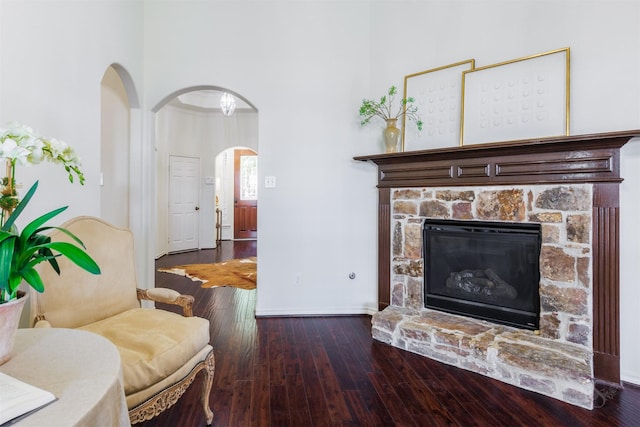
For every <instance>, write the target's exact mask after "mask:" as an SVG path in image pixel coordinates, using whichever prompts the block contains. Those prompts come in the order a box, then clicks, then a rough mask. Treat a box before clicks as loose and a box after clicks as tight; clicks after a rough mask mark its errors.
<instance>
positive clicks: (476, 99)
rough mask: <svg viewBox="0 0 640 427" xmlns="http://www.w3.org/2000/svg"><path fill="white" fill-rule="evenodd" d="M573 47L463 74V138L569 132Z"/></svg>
mask: <svg viewBox="0 0 640 427" xmlns="http://www.w3.org/2000/svg"><path fill="white" fill-rule="evenodd" d="M569 70H570V67H569V48H563V49H557V50H554V51H550V52H545V53H541V54H538V55H532V56H527V57H524V58H518V59H514V60H512V61H506V62H501V63H499V64H494V65H488V66H485V67H478V68H476V69H473V70H469V71H465V72H463V74H462V85H463V87H462V91H463V96H462V117H461V129H460V144H461V145H471V144H485V143H491V142H501V141H517V140H525V139H534V138H545V137H553V136H563V135H569Z"/></svg>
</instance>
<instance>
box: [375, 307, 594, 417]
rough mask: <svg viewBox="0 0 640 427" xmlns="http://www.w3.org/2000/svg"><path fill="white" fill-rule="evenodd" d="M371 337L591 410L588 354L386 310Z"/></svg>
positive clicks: (504, 330)
mask: <svg viewBox="0 0 640 427" xmlns="http://www.w3.org/2000/svg"><path fill="white" fill-rule="evenodd" d="M372 333H373V338H375V339H377V340H379V341H382V342H385V343H387V344H390V345H393V346H395V347H398V348H402V349H405V350H408V351H411V352H413V353H418V354H421V355H423V356H426V357H429V358H431V359H435V360H438V361H440V362H443V363H446V364H449V365H453V366H458V367H460V368H463V369H467V370H469V371H473V372H477V373H479V374H483V375H486V376H488V377H491V378H495V379H498V380H501V381H503V382H506V383H509V384H513V385H515V386H518V387H521V388H524V389H527V390H532V391H536V392H539V393H542V394H545V395H548V396H552V397H555V398H558V399H560V400H563V401H565V402H569V403H572V404H574V405H578V406H582V407H584V408H588V409H591V408H592V405H593V403H592V396H593V382H592V364H591V361H592V353H591V351H589V350H588V349H586V348H584V347H581V346H576V345H572V344H568V343H562V342H557V341H554V340H550V339H547V338H543V337H540V336H537V335H535V334H533V333H531V332H530V331H524V330H522V329H515V328H509V327H507V326H501V325H496V324H492V323H489V322H484V321H480V320H475V319H470V318H466V317H461V316H456V315H453V314H447V313H442V312H439V311H434V310H427V309H424V310H413V309H406V308H401V307H395V306H389V307H387V308H386V309H384V310H383V311H381V312H379V313H377V314H375V315H374V317H373V332H372Z"/></svg>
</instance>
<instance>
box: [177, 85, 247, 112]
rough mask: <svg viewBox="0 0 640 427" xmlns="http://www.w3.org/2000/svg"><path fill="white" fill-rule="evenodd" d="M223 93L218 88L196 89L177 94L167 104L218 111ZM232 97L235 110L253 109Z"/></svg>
mask: <svg viewBox="0 0 640 427" xmlns="http://www.w3.org/2000/svg"><path fill="white" fill-rule="evenodd" d="M223 93H224V92H223V91H219V90H196V91H193V92H187V93H183V94H182V95H178V96H177V97H175V98H174V99H173V100H172V101H171V102H169V104H170V105H173V106H176V107H182V108H189V109H196V110H200V111H202V110H204V111H220V97H221V96H222V94H223ZM232 95H233V94H232ZM233 97H234V98H235V101H236V111H242V110H245V111H252V110H253V108H252V107H251V106H250V105H249V104H247V103H246V102H244V101H243V100H242V99H240V98H238V97H237V96H233Z"/></svg>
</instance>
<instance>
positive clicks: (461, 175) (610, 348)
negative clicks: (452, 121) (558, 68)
mask: <svg viewBox="0 0 640 427" xmlns="http://www.w3.org/2000/svg"><path fill="white" fill-rule="evenodd" d="M634 137H640V130H632V131H623V132H609V133H601V134H589V135H573V136H566V137H557V138H546V139H535V140H523V141H511V142H501V143H495V144H483V145H472V146H463V147H454V148H441V149H435V150H422V151H412V152H402V153H391V154H375V155H369V156H357V157H354V159H355V160H359V161H370V162H372V163H375V164H376V165H377V167H378V185H377V187H378V308H379V309H380V310H383V309H384V308H385V307H387V306H388V305H389V303H390V278H391V262H390V250H391V209H390V206H391V197H390V195H391V189H396V188H411V187H421V188H430V187H451V186H489V185H510V184H577V183H590V184H592V185H593V216H592V217H593V223H592V230H593V243H592V254H593V322H594V324H593V352H594V371H595V372H594V375H595V378H596V379H598V380H601V381H606V382H609V383H616V384H618V383H620V327H619V311H620V309H619V281H620V271H619V259H620V256H619V250H620V248H619V247H620V243H619V239H620V230H619V222H620V220H619V184H620V182H622V177H621V176H620V149H621V148H622V146H624V145H625V144H626V143H627V142H628V141H629V140H630V139H632V138H634Z"/></svg>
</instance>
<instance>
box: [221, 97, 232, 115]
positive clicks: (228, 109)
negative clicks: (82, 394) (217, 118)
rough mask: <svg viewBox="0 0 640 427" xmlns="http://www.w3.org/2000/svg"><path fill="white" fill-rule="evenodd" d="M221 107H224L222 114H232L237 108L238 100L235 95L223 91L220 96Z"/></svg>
mask: <svg viewBox="0 0 640 427" xmlns="http://www.w3.org/2000/svg"><path fill="white" fill-rule="evenodd" d="M220 108H221V109H222V114H224V115H225V116H230V115H232V114H233V112H234V111H235V109H236V100H235V99H234V98H233V95H231V94H230V93H226V92H225V93H223V94H222V96H221V97H220Z"/></svg>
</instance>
